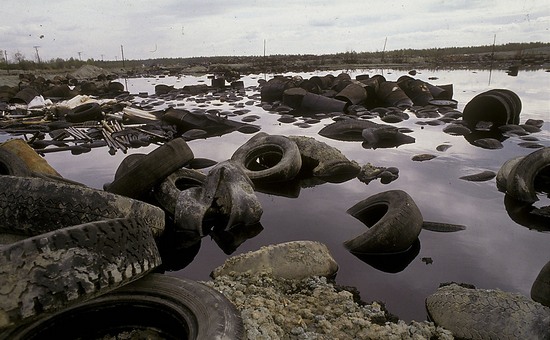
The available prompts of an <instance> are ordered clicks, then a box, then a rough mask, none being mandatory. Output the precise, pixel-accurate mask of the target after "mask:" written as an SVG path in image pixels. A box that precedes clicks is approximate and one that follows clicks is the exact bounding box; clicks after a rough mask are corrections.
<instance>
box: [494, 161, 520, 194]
mask: <svg viewBox="0 0 550 340" xmlns="http://www.w3.org/2000/svg"><path fill="white" fill-rule="evenodd" d="M523 157H524V156H517V157H514V158H510V159H508V160H507V161H506V162H504V163H503V164H502V166H501V167H500V169H499V170H498V172H497V177H496V182H497V189H498V190H499V191H501V192H504V193H505V192H506V189H507V182H508V176H509V175H510V172H511V171H512V169H513V168H514V167H515V166H516V165H517V164H518V163H519V161H521V160H522V159H523Z"/></svg>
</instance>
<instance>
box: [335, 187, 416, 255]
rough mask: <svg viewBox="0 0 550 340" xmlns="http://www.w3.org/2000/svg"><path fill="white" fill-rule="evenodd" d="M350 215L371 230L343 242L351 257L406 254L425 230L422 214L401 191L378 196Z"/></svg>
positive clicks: (356, 207)
mask: <svg viewBox="0 0 550 340" xmlns="http://www.w3.org/2000/svg"><path fill="white" fill-rule="evenodd" d="M347 212H348V214H350V215H351V216H353V217H355V218H356V219H358V220H359V221H361V222H363V223H364V224H365V225H366V226H367V227H368V230H367V231H365V232H364V233H362V234H360V235H359V236H357V237H355V238H353V239H351V240H348V241H346V242H344V246H345V247H346V248H347V249H348V250H349V251H351V252H352V253H358V254H383V253H397V252H403V251H406V250H407V249H409V248H410V247H411V246H412V244H413V243H414V242H415V241H416V239H417V238H418V235H419V234H420V231H421V230H422V223H423V218H422V214H421V213H420V210H419V209H418V207H417V206H416V203H414V201H413V199H412V197H411V196H409V194H407V193H406V192H404V191H402V190H390V191H384V192H381V193H378V194H375V195H373V196H370V197H369V198H367V199H365V200H363V201H361V202H359V203H357V204H355V205H354V206H353V207H351V208H349V209H348V211H347Z"/></svg>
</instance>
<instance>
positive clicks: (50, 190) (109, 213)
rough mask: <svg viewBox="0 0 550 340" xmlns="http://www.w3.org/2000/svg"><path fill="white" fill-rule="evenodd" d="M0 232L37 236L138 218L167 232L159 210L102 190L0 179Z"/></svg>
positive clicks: (156, 232)
mask: <svg viewBox="0 0 550 340" xmlns="http://www.w3.org/2000/svg"><path fill="white" fill-rule="evenodd" d="M0 216H2V219H0V232H5V233H11V234H22V235H28V236H34V235H38V234H43V233H46V232H50V231H53V230H56V229H59V228H64V227H68V226H72V225H76V224H82V223H88V222H94V221H100V220H104V219H112V218H122V217H129V218H137V219H139V220H140V221H142V222H143V223H144V224H146V225H148V226H149V227H150V228H151V230H152V231H153V235H155V236H159V235H161V234H162V232H163V231H164V211H163V210H162V209H160V208H159V207H156V206H153V205H151V204H147V203H145V202H142V201H138V200H134V199H131V198H128V197H123V196H119V195H115V194H111V193H108V192H105V191H102V190H97V189H93V188H88V187H85V186H81V185H73V184H68V183H63V182H60V181H51V180H43V179H41V178H31V177H14V176H0Z"/></svg>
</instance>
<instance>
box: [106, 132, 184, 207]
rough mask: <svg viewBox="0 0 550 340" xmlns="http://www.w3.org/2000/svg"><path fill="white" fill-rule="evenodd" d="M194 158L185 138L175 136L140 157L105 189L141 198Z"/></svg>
mask: <svg viewBox="0 0 550 340" xmlns="http://www.w3.org/2000/svg"><path fill="white" fill-rule="evenodd" d="M192 159H193V151H191V149H190V148H189V146H188V145H187V143H186V142H185V140H183V139H182V138H175V139H173V140H171V141H170V142H168V143H166V144H164V145H162V146H160V147H158V148H156V149H155V150H153V151H152V152H150V153H149V154H147V155H146V156H145V157H141V158H140V159H138V160H137V161H136V162H135V163H134V164H133V166H131V167H129V168H128V169H127V170H126V171H125V172H124V173H123V174H122V175H121V176H119V177H118V178H115V179H114V181H113V182H112V183H111V184H108V185H106V186H105V190H107V191H109V192H112V193H115V194H119V195H123V196H127V197H131V198H140V197H141V196H142V195H144V194H145V193H147V192H148V191H149V190H151V189H152V188H153V187H154V186H155V185H156V184H158V183H159V182H160V181H162V180H163V179H165V178H166V177H167V176H168V175H170V174H171V173H172V172H174V171H176V170H177V169H179V168H181V167H182V166H184V165H185V164H186V163H187V162H189V161H190V160H192Z"/></svg>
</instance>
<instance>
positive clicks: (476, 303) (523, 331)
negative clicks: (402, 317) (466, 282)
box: [426, 284, 550, 339]
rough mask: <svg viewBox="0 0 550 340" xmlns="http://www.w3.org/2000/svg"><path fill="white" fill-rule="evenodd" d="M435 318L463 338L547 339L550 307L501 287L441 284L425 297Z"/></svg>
mask: <svg viewBox="0 0 550 340" xmlns="http://www.w3.org/2000/svg"><path fill="white" fill-rule="evenodd" d="M426 309H427V311H428V315H429V317H430V319H431V320H433V322H434V323H435V324H436V325H438V326H441V327H443V328H446V329H448V330H450V331H451V332H453V335H454V336H455V337H458V338H461V339H548V335H549V334H548V330H549V329H550V308H548V307H545V306H543V305H541V304H539V303H536V302H534V301H533V300H530V299H529V298H527V297H525V296H521V295H519V294H512V293H508V292H503V291H500V290H484V289H471V288H464V287H461V286H459V285H457V284H451V285H449V286H444V287H441V288H439V289H438V290H437V292H435V293H434V294H432V295H430V296H428V298H427V299H426Z"/></svg>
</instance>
